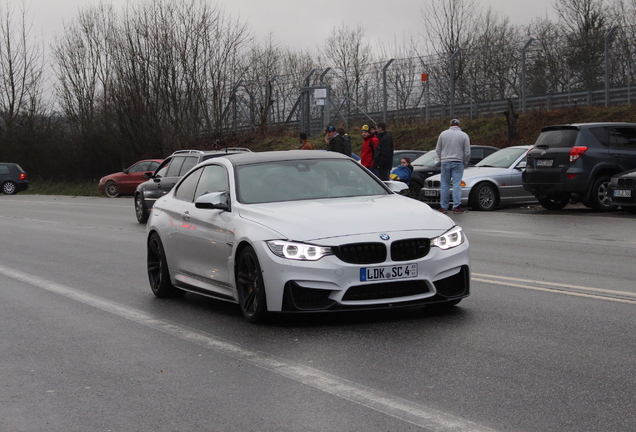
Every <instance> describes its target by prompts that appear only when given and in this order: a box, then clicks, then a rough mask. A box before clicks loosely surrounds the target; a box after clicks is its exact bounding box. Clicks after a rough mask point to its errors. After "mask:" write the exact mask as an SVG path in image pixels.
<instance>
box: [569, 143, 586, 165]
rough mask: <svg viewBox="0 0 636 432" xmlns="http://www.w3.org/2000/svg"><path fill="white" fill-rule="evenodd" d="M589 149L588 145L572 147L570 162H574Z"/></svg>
mask: <svg viewBox="0 0 636 432" xmlns="http://www.w3.org/2000/svg"><path fill="white" fill-rule="evenodd" d="M586 151H587V147H578V146H577V147H572V148H571V149H570V162H574V161H575V160H577V159H578V158H580V157H581V155H582V154H583V153H585V152H586Z"/></svg>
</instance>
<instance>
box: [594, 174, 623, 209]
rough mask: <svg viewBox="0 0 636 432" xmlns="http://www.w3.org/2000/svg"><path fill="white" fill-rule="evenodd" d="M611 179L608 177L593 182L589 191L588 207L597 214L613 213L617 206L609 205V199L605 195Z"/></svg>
mask: <svg viewBox="0 0 636 432" xmlns="http://www.w3.org/2000/svg"><path fill="white" fill-rule="evenodd" d="M611 180H612V179H611V178H610V177H609V176H602V177H599V178H597V179H596V181H594V184H593V185H592V190H591V191H590V207H592V208H593V209H594V210H596V211H599V212H610V211H615V210H616V209H617V208H618V206H617V205H611V204H609V200H610V197H609V196H608V194H607V187H608V186H609V183H610V181H611Z"/></svg>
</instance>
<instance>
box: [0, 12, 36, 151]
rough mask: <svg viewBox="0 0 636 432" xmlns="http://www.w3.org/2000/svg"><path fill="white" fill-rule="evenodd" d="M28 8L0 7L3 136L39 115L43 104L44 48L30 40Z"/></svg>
mask: <svg viewBox="0 0 636 432" xmlns="http://www.w3.org/2000/svg"><path fill="white" fill-rule="evenodd" d="M29 30H30V27H29V25H28V23H27V14H26V10H25V9H24V7H22V8H21V9H19V11H18V14H17V18H16V16H15V11H14V9H13V8H12V7H11V5H10V4H9V1H6V2H5V3H4V4H2V5H0V118H1V119H2V123H1V124H0V133H2V134H3V135H4V137H5V138H10V137H11V135H12V134H13V131H14V128H15V127H16V123H17V121H18V119H19V118H21V117H33V116H34V115H36V114H38V110H39V109H40V108H41V104H42V77H43V70H44V56H43V49H42V47H41V46H40V45H38V44H35V43H32V42H31V41H30V34H29V33H30V32H29Z"/></svg>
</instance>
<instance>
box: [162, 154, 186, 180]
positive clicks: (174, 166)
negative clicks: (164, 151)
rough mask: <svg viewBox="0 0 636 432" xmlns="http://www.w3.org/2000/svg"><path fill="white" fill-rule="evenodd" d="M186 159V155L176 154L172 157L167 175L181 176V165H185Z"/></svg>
mask: <svg viewBox="0 0 636 432" xmlns="http://www.w3.org/2000/svg"><path fill="white" fill-rule="evenodd" d="M184 159H185V157H184V156H175V157H174V158H173V159H172V163H171V164H170V168H168V173H167V174H166V177H179V172H180V171H181V166H182V165H183V161H184Z"/></svg>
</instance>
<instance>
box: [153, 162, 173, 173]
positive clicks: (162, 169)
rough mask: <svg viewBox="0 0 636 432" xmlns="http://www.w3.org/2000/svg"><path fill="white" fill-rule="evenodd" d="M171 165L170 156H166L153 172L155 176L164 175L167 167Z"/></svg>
mask: <svg viewBox="0 0 636 432" xmlns="http://www.w3.org/2000/svg"><path fill="white" fill-rule="evenodd" d="M170 165H172V158H168V159H166V160H165V161H163V162H162V163H161V165H159V169H157V171H156V172H155V177H165V176H166V174H167V173H168V168H170Z"/></svg>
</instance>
